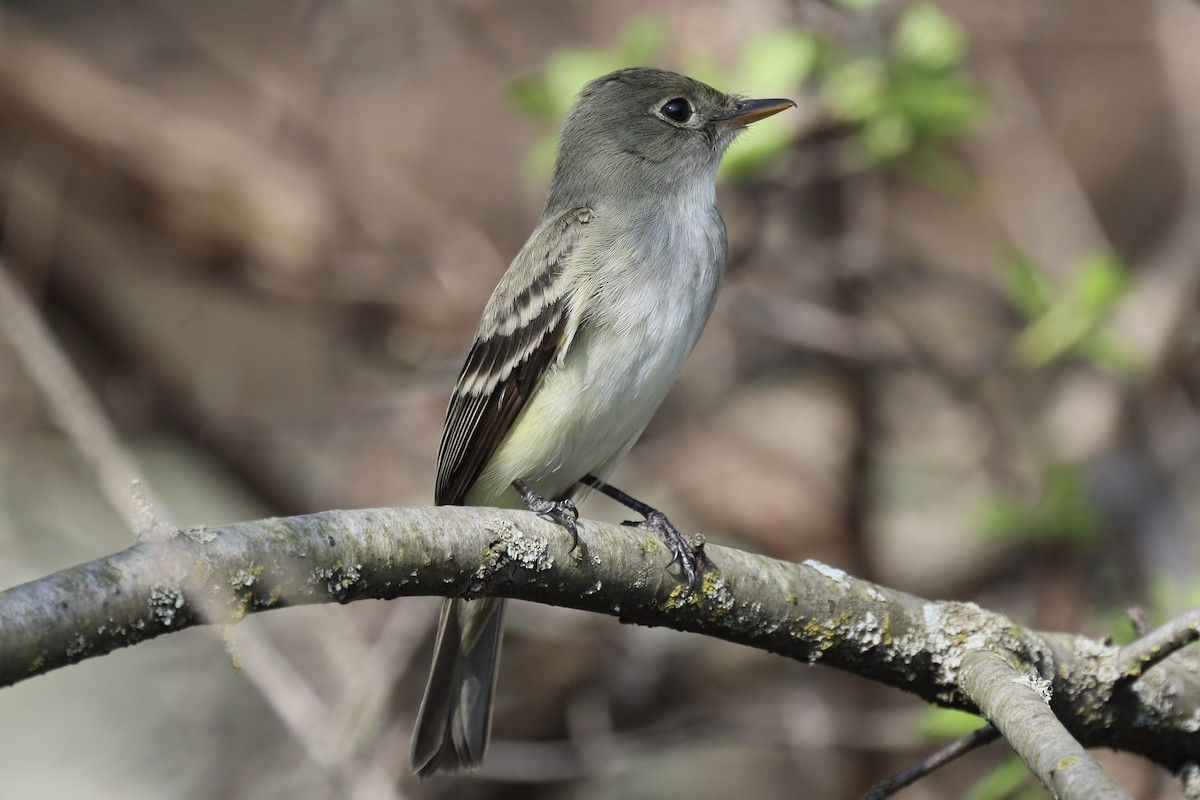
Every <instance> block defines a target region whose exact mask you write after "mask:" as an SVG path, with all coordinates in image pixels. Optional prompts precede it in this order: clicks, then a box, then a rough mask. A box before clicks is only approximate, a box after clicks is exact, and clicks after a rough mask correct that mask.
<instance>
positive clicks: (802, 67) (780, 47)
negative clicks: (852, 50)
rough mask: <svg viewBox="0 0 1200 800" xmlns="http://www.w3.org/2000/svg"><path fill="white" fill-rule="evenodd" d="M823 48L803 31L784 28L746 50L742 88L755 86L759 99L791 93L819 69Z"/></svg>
mask: <svg viewBox="0 0 1200 800" xmlns="http://www.w3.org/2000/svg"><path fill="white" fill-rule="evenodd" d="M820 57H821V45H820V43H819V42H818V41H817V39H816V37H814V36H813V35H812V34H810V33H808V32H807V31H804V30H801V29H800V28H784V29H782V30H778V31H774V32H772V33H768V34H767V35H765V36H762V37H760V38H757V39H755V40H754V41H752V42H750V44H749V45H747V47H746V51H745V54H744V55H743V56H742V63H741V69H740V70H739V72H740V74H739V76H738V77H739V79H740V85H745V86H752V87H754V94H755V96H756V97H769V96H771V95H774V94H781V93H783V92H790V91H792V90H794V89H795V88H796V87H797V86H799V85H800V84H802V83H803V82H804V81H805V79H807V78H808V77H809V76H810V75H811V74H812V72H813V70H814V69H815V68H816V66H817V63H818V62H819V61H820Z"/></svg>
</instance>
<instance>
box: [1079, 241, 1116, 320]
mask: <svg viewBox="0 0 1200 800" xmlns="http://www.w3.org/2000/svg"><path fill="white" fill-rule="evenodd" d="M1128 288H1129V271H1128V270H1127V269H1126V267H1125V264H1124V262H1122V261H1121V259H1120V258H1118V257H1117V256H1116V255H1115V254H1113V253H1093V254H1091V255H1089V256H1086V257H1085V258H1083V259H1082V260H1081V261H1080V262H1079V265H1078V266H1077V267H1076V277H1075V281H1074V284H1073V285H1072V287H1071V289H1072V291H1073V292H1074V294H1075V296H1076V298H1077V300H1078V303H1079V306H1080V307H1081V308H1082V309H1083V310H1085V311H1088V312H1091V313H1092V314H1095V315H1100V314H1104V313H1106V312H1108V311H1109V310H1110V309H1112V307H1113V306H1115V305H1116V304H1117V301H1118V300H1120V299H1121V298H1122V297H1123V296H1124V295H1125V291H1126V290H1127V289H1128Z"/></svg>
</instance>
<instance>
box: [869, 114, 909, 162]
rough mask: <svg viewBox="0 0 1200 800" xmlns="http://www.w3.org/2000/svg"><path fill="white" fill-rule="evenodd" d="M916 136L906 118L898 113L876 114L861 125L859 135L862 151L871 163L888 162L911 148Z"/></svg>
mask: <svg viewBox="0 0 1200 800" xmlns="http://www.w3.org/2000/svg"><path fill="white" fill-rule="evenodd" d="M915 138H916V134H915V133H914V131H913V126H912V124H911V123H910V122H909V119H908V117H906V116H904V115H903V114H901V113H899V112H891V113H887V114H877V115H876V116H874V117H871V118H870V119H868V120H867V121H866V123H865V124H864V125H863V128H862V131H861V133H860V134H859V139H860V141H861V142H862V145H863V149H864V150H865V151H866V153H867V157H868V158H870V159H871V160H872V161H875V162H881V161H889V160H891V159H893V158H895V157H897V156H899V155H900V154H902V153H904V152H905V151H906V150H908V149H909V147H910V146H912V143H913V141H914V139H915Z"/></svg>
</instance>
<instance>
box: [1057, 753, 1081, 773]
mask: <svg viewBox="0 0 1200 800" xmlns="http://www.w3.org/2000/svg"><path fill="white" fill-rule="evenodd" d="M1078 763H1079V756H1063V757H1062V758H1060V759H1059V760H1058V763H1056V764H1055V765H1054V771H1055V772H1062V771H1063V770H1065V769H1070V768H1071V767H1073V766H1075V765H1076V764H1078Z"/></svg>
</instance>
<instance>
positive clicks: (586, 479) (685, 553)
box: [579, 475, 701, 591]
mask: <svg viewBox="0 0 1200 800" xmlns="http://www.w3.org/2000/svg"><path fill="white" fill-rule="evenodd" d="M579 482H580V483H582V484H584V485H585V486H590V487H592V488H593V489H595V490H597V491H599V492H600V493H601V494H604V495H607V496H608V497H611V498H612V499H613V500H616V501H617V502H618V503H620V504H621V505H623V506H625V507H626V508H629V509H632V510H633V511H636V512H637V513H639V514H641V515H642V516H643V517H645V519H643V520H641V521H633V520H630V521H628V522H625V523H623V524H625V525H636V526H638V527H641V528H646V529H648V530H652V531H654V532H655V533H657V534H658V535H659V537H660V538H661V539H662V540H663V541H664V542H666V545H667V549H669V550H670V551H671V564H674V563H675V562H677V561H678V562H679V566H680V568H681V569H682V570H683V574H684V576H686V577H687V587H688V591H691V590H693V589H695V588H696V577H697V575H699V573H700V568H701V562H700V558H699V557H698V556H697V555H696V551H695V550H694V549H692V546H691V545H689V544H688V542H687V540H686V539H684V538H683V534H681V533H680V532H679V531H678V530H677V529H676V528H675V526H674V525H672V524H671V520H669V519H667V515H666V514H664V513H662V512H661V511H659V510H658V509H657V508H653V507H651V506H648V505H646V504H645V503H643V502H642V501H641V500H638V499H637V498H636V497H630V496H629V495H627V494H625V493H624V492H622V491H621V490H620V489H618V488H617V487H615V486H610V485H608V484H607V483H605V482H604V481H602V480H600V479H599V478H597V477H596V476H595V475H585V476H583V479H582V480H580V481H579ZM671 564H668V565H667V566H668V567H669V566H671Z"/></svg>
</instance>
